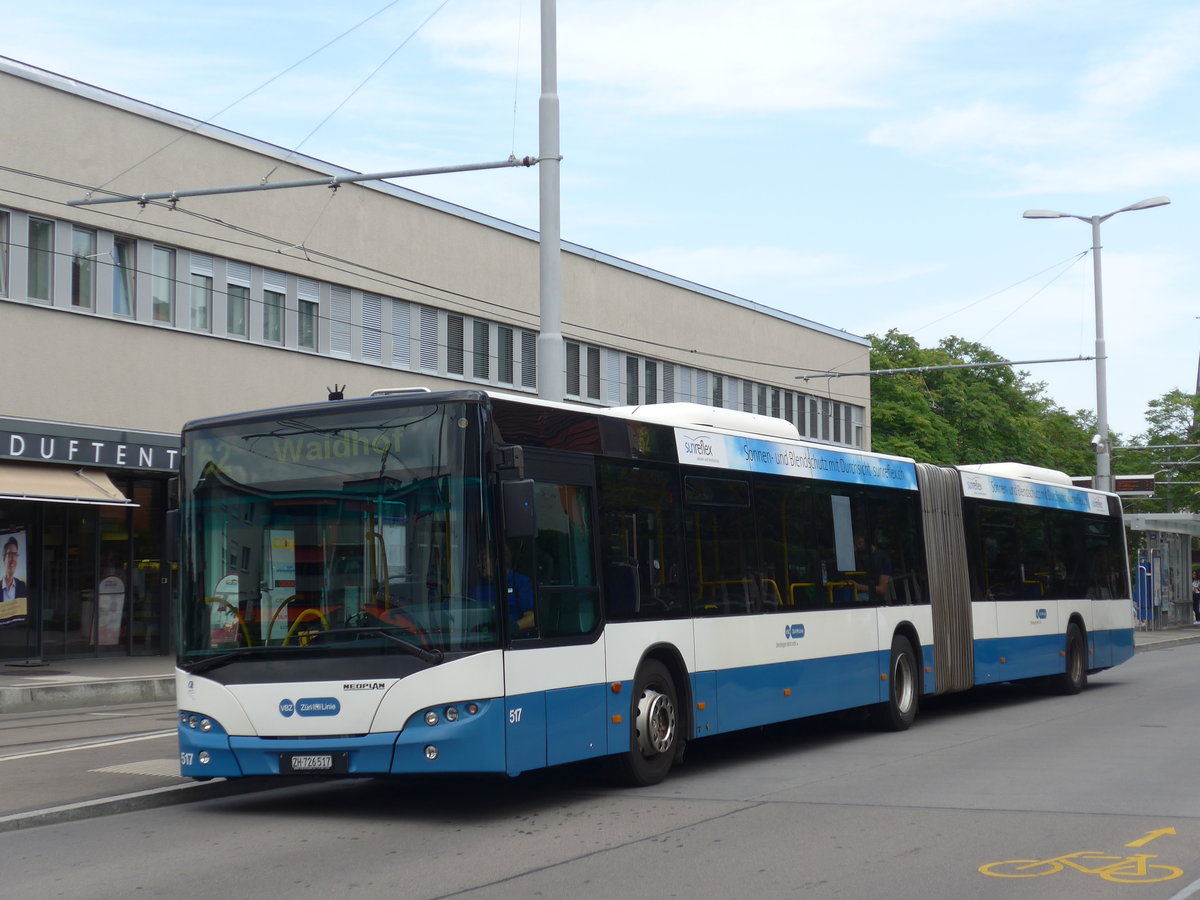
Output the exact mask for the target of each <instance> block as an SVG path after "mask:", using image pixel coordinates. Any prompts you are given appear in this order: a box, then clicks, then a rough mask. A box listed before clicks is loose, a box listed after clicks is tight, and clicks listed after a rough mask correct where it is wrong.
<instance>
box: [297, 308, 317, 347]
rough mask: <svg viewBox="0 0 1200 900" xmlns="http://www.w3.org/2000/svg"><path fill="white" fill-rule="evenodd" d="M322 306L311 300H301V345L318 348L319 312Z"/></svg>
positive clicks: (299, 324)
mask: <svg viewBox="0 0 1200 900" xmlns="http://www.w3.org/2000/svg"><path fill="white" fill-rule="evenodd" d="M318 310H320V306H318V305H317V304H316V303H313V302H312V301H311V300H301V301H300V312H299V320H298V326H299V336H298V338H297V340H298V341H299V344H300V346H301V347H304V348H305V349H308V350H316V349H317V313H318Z"/></svg>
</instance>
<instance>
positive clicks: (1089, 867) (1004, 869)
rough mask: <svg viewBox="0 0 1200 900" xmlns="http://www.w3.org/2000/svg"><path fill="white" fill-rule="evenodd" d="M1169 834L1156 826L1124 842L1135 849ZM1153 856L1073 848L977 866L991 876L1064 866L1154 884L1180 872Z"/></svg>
mask: <svg viewBox="0 0 1200 900" xmlns="http://www.w3.org/2000/svg"><path fill="white" fill-rule="evenodd" d="M1173 834H1176V831H1175V829H1174V828H1159V829H1156V830H1154V831H1150V832H1147V833H1146V834H1145V835H1144V836H1143V837H1140V838H1138V839H1137V840H1135V841H1130V842H1129V843H1128V844H1126V845H1125V846H1126V847H1127V848H1133V849H1139V848H1141V847H1144V846H1146V845H1147V844H1149V843H1150V842H1151V841H1154V840H1157V839H1158V838H1160V837H1165V836H1167V835H1173ZM1156 859H1158V855H1157V854H1154V853H1133V854H1130V855H1129V856H1115V855H1113V854H1110V853H1105V852H1104V851H1103V850H1075V851H1073V852H1071V853H1064V854H1062V855H1060V856H1052V857H1049V858H1047V859H1004V860H998V861H996V862H990V863H985V864H984V865H982V866H980V867H979V872H980V874H982V875H990V876H991V877H993V878H1040V877H1042V876H1043V875H1056V874H1058V873H1059V872H1063V871H1066V870H1067V869H1074V870H1075V871H1077V872H1081V873H1083V874H1085V875H1097V876H1099V877H1100V878H1103V879H1104V880H1105V881H1111V882H1115V883H1117V884H1155V883H1158V882H1162V881H1172V880H1174V879H1176V878H1179V877H1181V876H1182V875H1183V869H1181V868H1179V867H1178V866H1172V865H1167V864H1165V863H1158V862H1150V860H1156Z"/></svg>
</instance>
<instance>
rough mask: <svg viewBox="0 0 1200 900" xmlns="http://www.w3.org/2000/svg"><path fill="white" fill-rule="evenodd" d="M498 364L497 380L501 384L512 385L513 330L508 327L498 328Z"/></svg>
mask: <svg viewBox="0 0 1200 900" xmlns="http://www.w3.org/2000/svg"><path fill="white" fill-rule="evenodd" d="M496 362H497V364H498V367H499V371H498V372H497V373H496V380H497V381H499V382H500V383H501V384H512V383H513V330H512V329H511V328H509V327H508V326H507V325H498V326H496Z"/></svg>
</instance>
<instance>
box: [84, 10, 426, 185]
mask: <svg viewBox="0 0 1200 900" xmlns="http://www.w3.org/2000/svg"><path fill="white" fill-rule="evenodd" d="M399 2H400V0H390V2H388V3H386V4H384V5H383V6H382V7H380V8H379V9H378V10H376V11H375V12H373V13H371V15H369V16H367V17H366V18H365V19H363V20H362V21H360V22H358V23H356V24H354V25H352V26H350V27H349V28H347V29H346V30H345V31H343V32H342V33H341V34H339V35H337V36H336V37H334V38H331V39H330V40H328V41H326V42H325V43H324V44H322V45H321V46H320V47H317V49H315V50H313V51H312V52H311V53H308V54H306V55H305V56H303V57H301V58H300V59H298V60H296V62H294V63H292V64H291V65H290V66H288V67H287V68H285V69H283V70H282V71H281V72H278V73H276V74H275V75H272V76H271V77H270V78H268V79H267V80H266V81H264V82H263V83H262V84H260V85H258V86H257V87H255V88H252V89H251V90H249V91H247V92H246V93H245V94H242V96H240V97H238V98H237V99H236V100H234V101H233V102H232V103H229V104H228V105H226V106H224V107H222V108H221V109H219V110H217V111H216V112H215V113H213V114H212V115H211V116H209V117H208V118H207V119H204V120H203V121H201V122H197V123H196V124H195V125H194V126H193V127H192V128H190V129H189V130H187V131H185V132H184V133H183V134H180V135H178V136H176V137H175V138H174V139H172V140H171V141H169V142H168V143H166V144H164V145H163V146H161V147H159V148H158V149H157V150H154V151H152V152H151V153H148V154H147V155H146V156H144V157H142V158H141V159H139V160H138V161H137V162H135V163H133V165H131V166H129V167H127V168H125V169H123V170H121V171H120V172H118V173H117V174H116V175H114V176H113V177H112V178H110V179H108V181H106V182H104V183H103V184H101V185H99V186H98V187H97V188H95V190H104V189H105V188H107V187H108V185H110V184H112V183H113V182H114V181H116V180H117V179H118V178H121V177H122V176H124V175H128V174H129V173H130V172H132V171H133V170H134V169H136V168H138V167H139V166H141V165H142V164H144V163H146V162H148V161H149V160H151V159H153V158H154V157H155V156H157V155H158V154H160V153H162V152H163V151H164V150H167V149H169V148H170V147H173V146H174V145H175V144H177V143H178V142H179V141H182V140H183V139H184V138H187V137H190V136H191V135H193V134H195V133H196V132H197V131H199V130H200V129H201V128H203V127H204V126H205V125H209V124H211V123H212V121H213V120H214V119H216V118H217V117H218V116H222V115H224V114H225V113H227V112H229V110H231V109H233V108H234V107H235V106H237V105H238V104H239V103H242V102H243V101H245V100H248V99H250V98H251V97H253V96H254V95H255V94H257V93H258V92H259V91H261V90H263V89H265V88H266V87H268V86H270V85H271V84H273V83H274V82H276V81H278V80H279V79H280V78H282V77H283V76H284V75H286V74H288V73H289V72H291V71H292V70H293V69H297V68H299V67H300V66H302V65H304V63H306V62H308V61H309V60H310V59H312V58H313V57H314V56H316V55H317V54H319V53H322V52H323V51H325V50H327V49H328V48H329V47H332V46H333V45H334V44H336V43H337V42H338V41H340V40H342V38H344V37H347V36H348V35H350V34H352V33H353V32H355V31H357V30H358V29H359V28H361V27H362V26H364V25H366V24H367V23H368V22H370V21H371V20H373V19H376V18H378V17H379V16H380V15H382V14H383V13H385V12H387V11H388V10H389V9H391V8H392V7H393V6H395V5H396V4H397V3H399ZM447 2H448V0H447ZM443 5H445V4H444V3H443Z"/></svg>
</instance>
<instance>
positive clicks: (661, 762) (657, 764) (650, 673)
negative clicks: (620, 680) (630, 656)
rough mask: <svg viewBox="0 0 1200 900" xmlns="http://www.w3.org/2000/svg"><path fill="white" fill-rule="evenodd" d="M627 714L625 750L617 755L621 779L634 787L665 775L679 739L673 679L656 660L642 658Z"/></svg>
mask: <svg viewBox="0 0 1200 900" xmlns="http://www.w3.org/2000/svg"><path fill="white" fill-rule="evenodd" d="M629 718H630V723H629V750H628V751H626V752H625V753H624V754H622V756H621V757H620V775H621V776H622V780H624V781H625V782H626V783H627V784H630V785H633V786H635V787H644V786H647V785H651V784H658V783H659V782H660V781H662V780H663V779H664V778H666V777H667V772H669V771H670V770H671V764H672V763H673V762H674V761H675V758H676V756H677V755H678V754H679V751H680V750H681V749H682V741H683V738H682V737H681V736H680V733H679V726H680V716H679V694H678V691H677V690H676V689H675V680H674V679H673V678H672V677H671V673H670V672H668V671H667V667H666V666H664V665H663V664H662V663H660V662H659V661H658V660H654V659H649V660H646V661H645V662H644V663H642V665H641V666H640V667H639V668H638V672H637V675H636V677H635V678H634V680H633V696H632V697H631V698H630V705H629Z"/></svg>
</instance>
